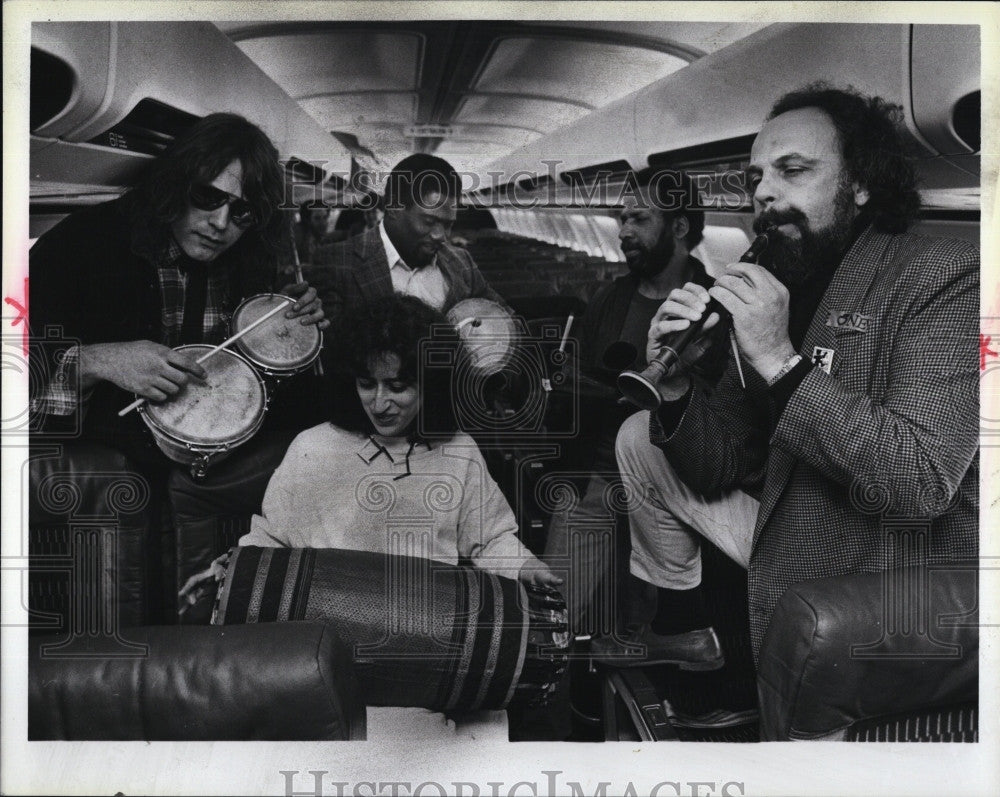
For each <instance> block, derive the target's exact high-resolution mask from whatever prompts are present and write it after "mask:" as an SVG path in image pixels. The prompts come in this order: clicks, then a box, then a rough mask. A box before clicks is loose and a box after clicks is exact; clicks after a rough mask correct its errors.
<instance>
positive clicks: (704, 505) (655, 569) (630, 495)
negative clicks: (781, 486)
mask: <svg viewBox="0 0 1000 797" xmlns="http://www.w3.org/2000/svg"><path fill="white" fill-rule="evenodd" d="M615 454H616V456H617V458H618V467H619V469H620V470H621V474H622V481H623V483H624V485H625V494H626V501H627V504H628V517H629V529H630V532H631V536H632V556H631V559H630V560H629V569H630V570H631V572H632V575H634V576H636V577H637V578H639V579H641V580H643V581H646V582H648V583H650V584H654V585H656V586H657V587H665V588H667V589H691V588H693V587H696V586H698V585H699V584H700V583H701V546H700V544H699V541H698V536H697V535H698V534H700V535H702V536H703V537H706V538H707V539H709V540H711V541H712V542H713V543H714V544H715V545H716V546H717V547H718V548H719V549H720V550H721V551H722V552H723V553H725V554H726V556H728V557H729V558H730V559H732V560H733V561H734V562H736V563H737V564H739V565H740V566H741V567H743V568H746V567H747V566H748V564H749V562H750V547H751V545H752V543H753V530H754V524H755V523H756V520H757V510H758V509H759V508H760V504H759V502H758V501H756V500H755V499H753V498H751V497H750V496H749V495H747V494H746V493H744V492H741V491H739V490H734V491H732V492H730V493H726V494H724V495H723V496H721V497H719V498H716V499H713V500H711V501H709V500H706V499H705V498H704V497H702V496H701V495H699V494H698V493H696V492H695V491H694V490H692V489H691V488H690V487H688V486H687V485H686V484H684V482H682V481H681V480H680V478H679V477H678V476H677V473H676V471H675V470H674V468H673V467H672V466H671V465H670V463H669V462H668V461H667V458H666V456H665V455H664V453H663V452H662V451H661V450H660V449H658V448H657V447H656V446H654V445H653V444H652V443H650V442H649V413H648V412H638V413H636V414H635V415H633V416H631V417H630V418H629V419H628V420H627V421H625V423H624V424H622V427H621V429H620V430H619V431H618V439H617V440H616V441H615ZM695 532H697V534H696V533H695Z"/></svg>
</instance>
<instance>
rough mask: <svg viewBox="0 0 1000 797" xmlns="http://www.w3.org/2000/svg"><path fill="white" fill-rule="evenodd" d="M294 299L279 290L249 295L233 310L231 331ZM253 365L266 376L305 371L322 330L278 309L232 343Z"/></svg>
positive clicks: (320, 344)
mask: <svg viewBox="0 0 1000 797" xmlns="http://www.w3.org/2000/svg"><path fill="white" fill-rule="evenodd" d="M286 300H288V301H294V299H292V297H290V296H283V295H281V294H278V293H272V294H261V295H259V296H251V297H250V298H249V299H246V300H244V301H243V302H242V303H241V304H240V305H239V307H237V308H236V311H235V312H234V313H233V319H232V331H233V333H234V334H235V333H237V332H240V331H241V330H244V329H246V328H247V327H248V326H250V324H252V323H253V322H254V321H256V320H257V319H258V318H260V317H261V316H262V315H264V314H265V313H267V312H268V311H269V310H271V309H272V308H274V307H275V306H276V305H278V304H280V303H281V302H283V301H286ZM233 345H234V346H235V347H236V349H237V350H238V351H239V352H240V354H242V355H243V356H244V357H245V358H246V359H247V360H248V361H250V362H251V363H252V364H253V366H254V367H255V368H256V369H257V370H258V371H260V373H262V374H263V375H264V376H265V377H267V378H269V379H280V378H282V377H286V376H293V375H295V374H297V373H300V372H301V371H304V370H305V369H306V368H308V367H309V366H310V365H312V363H313V361H314V360H315V359H316V358H317V357H319V353H320V350H321V349H322V348H323V333H322V332H321V331H320V330H319V328H318V327H317V326H316V325H315V324H302V323H301V319H299V318H285V316H284V313H278V314H277V315H276V316H273V317H271V318H270V319H269V320H268V321H266V322H265V323H263V324H261V325H260V326H258V327H256V328H255V329H252V330H250V331H249V332H248V333H247V334H245V335H244V336H243V337H242V338H240V339H239V340H237V341H236V343H234V344H233Z"/></svg>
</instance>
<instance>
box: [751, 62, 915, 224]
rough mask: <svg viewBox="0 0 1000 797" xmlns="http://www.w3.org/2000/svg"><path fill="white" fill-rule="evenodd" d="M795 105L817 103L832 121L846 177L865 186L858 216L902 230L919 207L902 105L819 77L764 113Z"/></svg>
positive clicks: (776, 112)
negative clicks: (865, 199) (865, 198)
mask: <svg viewBox="0 0 1000 797" xmlns="http://www.w3.org/2000/svg"><path fill="white" fill-rule="evenodd" d="M800 108H819V109H820V110H821V111H823V112H824V113H826V115H827V116H829V117H830V120H831V121H832V122H833V125H834V127H835V128H836V130H837V137H838V138H839V140H840V145H841V148H842V150H843V151H842V155H843V158H844V163H845V166H846V169H847V176H848V178H849V180H850V182H857V183H858V184H860V185H862V186H864V187H865V188H867V189H868V194H869V199H868V202H867V203H865V205H864V207H863V208H862V209H861V217H862V218H863V219H867V220H868V221H870V222H871V223H872V225H873V226H874V227H875V229H877V230H879V231H880V232H886V233H900V232H905V231H906V229H907V228H908V227H909V226H910V224H911V223H912V222H913V220H914V219H915V218H916V216H917V213H918V212H919V210H920V194H919V192H918V191H917V177H916V172H915V171H914V168H913V161H912V158H911V157H910V154H909V153H908V152H907V146H906V144H905V141H904V139H903V136H902V133H901V123H902V109H901V108H900V107H899V106H897V105H893V104H891V103H889V102H886V101H885V100H883V99H882V98H881V97H866V96H864V95H862V94H861V93H859V92H858V91H856V90H855V89H854V88H852V87H848V88H847V89H837V88H834V87H832V86H830V85H829V84H828V83H825V82H822V81H821V82H816V83H810V84H809V85H807V86H804V87H803V88H801V89H798V90H796V91H793V92H790V93H788V94H785V95H784V96H783V97H781V98H780V99H779V100H778V101H777V102H776V103H775V104H774V107H773V108H771V113H770V115H769V116H768V119H769V120H770V119H774V118H775V117H776V116H780V115H781V114H783V113H788V112H789V111H794V110H798V109H800Z"/></svg>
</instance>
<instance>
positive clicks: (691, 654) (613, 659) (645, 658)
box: [590, 626, 726, 670]
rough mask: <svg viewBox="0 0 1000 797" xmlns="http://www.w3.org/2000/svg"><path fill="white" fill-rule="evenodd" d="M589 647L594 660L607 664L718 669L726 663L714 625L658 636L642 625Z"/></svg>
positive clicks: (598, 641) (603, 639)
mask: <svg viewBox="0 0 1000 797" xmlns="http://www.w3.org/2000/svg"><path fill="white" fill-rule="evenodd" d="M590 650H591V658H593V660H594V661H595V662H597V663H598V664H605V665H607V666H609V667H648V666H650V665H653V664H676V665H677V666H678V667H680V668H681V669H682V670H718V669H719V668H720V667H722V666H723V665H724V664H725V663H726V657H725V656H723V655H722V647H721V646H720V645H719V638H718V637H717V636H716V635H715V629H714V628H699V629H697V630H696V631H686V632H685V633H683V634H672V635H670V636H662V635H660V634H654V633H653V632H652V631H651V630H649V626H643V627H642V628H639V629H634V630H632V631H629V632H627V633H626V635H625V636H624V637H622V638H618V637H611V636H606V637H601V638H600V639H595V640H593V641H592V642H591V643H590Z"/></svg>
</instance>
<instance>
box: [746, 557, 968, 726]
mask: <svg viewBox="0 0 1000 797" xmlns="http://www.w3.org/2000/svg"><path fill="white" fill-rule="evenodd" d="M977 580H978V571H977V570H976V568H975V565H972V564H970V565H961V564H948V565H928V566H925V567H911V568H903V569H899V570H890V571H887V572H885V573H866V574H860V575H847V576H836V577H833V578H823V579H816V580H814V581H805V582H802V583H800V584H796V585H795V586H793V587H790V588H789V589H788V590H787V591H786V592H785V593H784V595H783V596H782V597H781V600H780V601H779V602H778V606H777V608H776V609H775V611H774V614H773V615H772V618H771V622H770V624H769V625H768V628H767V632H766V633H765V635H764V641H763V644H762V646H761V652H760V667H759V671H758V677H757V689H758V694H759V697H760V710H761V738H762V740H764V741H777V740H785V739H818V738H824V737H825V738H831V737H833V736H835V735H836V734H837V733H838V732H840V731H843V730H844V729H846V728H847V727H849V726H850V725H851V724H853V723H855V722H857V721H859V720H863V719H869V718H872V717H879V716H884V715H889V714H898V713H903V712H906V711H909V710H913V709H919V708H927V707H931V706H938V705H945V704H950V703H958V702H967V701H974V700H975V699H976V698H977V696H978V691H979V633H978V627H977V622H978V614H977V613H976V609H977V606H978V604H977V596H978V592H977V591H978V583H977Z"/></svg>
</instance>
